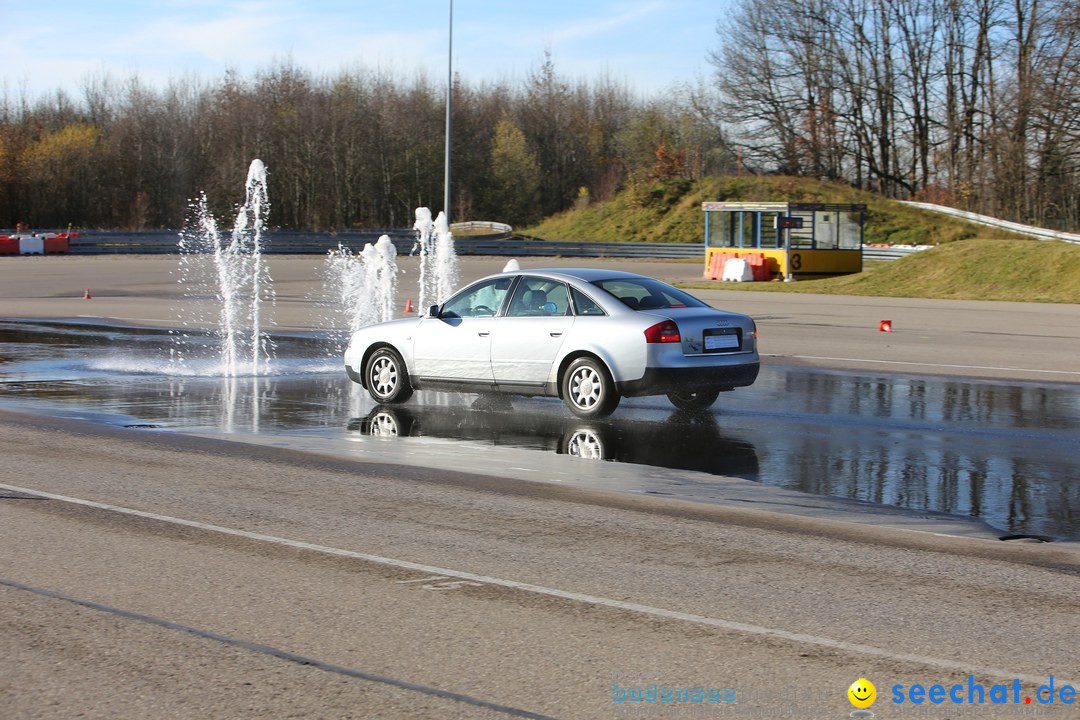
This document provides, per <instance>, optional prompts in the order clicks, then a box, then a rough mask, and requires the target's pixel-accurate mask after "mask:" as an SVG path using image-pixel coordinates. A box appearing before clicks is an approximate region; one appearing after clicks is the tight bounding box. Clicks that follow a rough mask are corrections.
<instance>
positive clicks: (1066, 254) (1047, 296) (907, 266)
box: [523, 177, 1080, 303]
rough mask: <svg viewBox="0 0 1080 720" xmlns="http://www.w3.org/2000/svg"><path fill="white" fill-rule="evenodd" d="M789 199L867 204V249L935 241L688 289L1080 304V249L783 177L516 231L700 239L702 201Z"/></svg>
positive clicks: (641, 196) (581, 212) (618, 204)
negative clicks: (919, 248) (892, 254)
mask: <svg viewBox="0 0 1080 720" xmlns="http://www.w3.org/2000/svg"><path fill="white" fill-rule="evenodd" d="M710 200H717V201H719V200H727V201H788V202H833V203H861V204H865V205H866V206H867V217H866V227H865V233H864V238H865V242H866V243H867V244H871V243H888V244H891V245H936V246H938V247H935V248H932V249H930V250H925V251H923V252H919V253H916V254H914V255H911V256H908V257H906V258H904V259H902V260H896V261H893V262H885V263H874V264H872V265H868V266H867V269H866V270H865V271H864V272H862V273H859V274H856V275H845V276H843V277H836V278H827V279H821V280H803V281H799V282H793V283H781V282H772V283H720V282H701V283H692V284H690V285H688V286H687V287H698V288H721V287H722V288H728V289H738V290H751V289H752V290H761V291H766V292H798V293H822V294H834V295H869V296H879V297H920V298H935V299H952V300H1009V301H1022V302H1057V303H1080V245H1074V244H1069V243H1064V242H1057V241H1040V240H1029V239H1020V238H1019V236H1016V235H1013V234H1011V233H1006V232H1002V231H997V230H993V229H990V228H986V227H983V226H979V225H974V224H971V223H967V222H964V221H961V220H954V219H952V218H949V217H946V216H943V215H939V214H937V213H932V212H927V211H923V210H918V209H916V208H912V207H909V206H907V205H903V204H901V203H898V202H895V201H892V200H887V199H885V198H882V197H879V196H877V195H874V194H872V193H868V192H865V191H860V190H855V189H853V188H851V187H848V186H846V185H841V184H837V183H826V182H818V181H815V180H807V179H802V178H788V177H746V178H734V177H725V178H707V179H704V180H701V181H699V182H692V183H691V182H688V181H682V182H672V183H656V184H654V185H651V186H648V187H641V186H638V187H636V188H631V189H630V190H628V191H626V192H623V193H622V194H620V195H619V196H618V197H616V198H615V199H613V200H610V201H608V202H603V203H594V204H592V205H590V206H588V207H584V208H579V209H576V210H571V211H569V212H565V213H562V214H560V215H556V216H553V217H550V218H548V219H546V220H544V221H543V222H542V223H541V224H539V225H537V226H535V227H532V228H528V229H526V230H524V231H523V232H525V233H527V234H531V235H536V236H539V237H543V238H546V239H549V240H577V241H585V240H593V241H607V242H634V241H636V242H679V243H696V242H701V241H702V236H703V234H704V226H705V221H704V217H703V214H702V211H701V203H702V202H704V201H710Z"/></svg>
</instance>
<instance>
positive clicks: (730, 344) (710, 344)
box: [705, 328, 739, 352]
mask: <svg viewBox="0 0 1080 720" xmlns="http://www.w3.org/2000/svg"><path fill="white" fill-rule="evenodd" d="M707 332H708V334H706V335H705V352H716V351H718V350H738V349H739V334H738V332H736V330H735V329H734V328H733V329H731V330H719V331H717V330H713V331H707Z"/></svg>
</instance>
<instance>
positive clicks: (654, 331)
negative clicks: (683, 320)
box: [645, 320, 682, 343]
mask: <svg viewBox="0 0 1080 720" xmlns="http://www.w3.org/2000/svg"><path fill="white" fill-rule="evenodd" d="M645 342H647V343H672V342H682V336H681V335H679V326H678V325H676V324H675V323H674V322H672V321H671V320H665V321H664V322H661V323H656V324H655V325H653V326H652V327H651V328H649V329H648V330H646V331H645Z"/></svg>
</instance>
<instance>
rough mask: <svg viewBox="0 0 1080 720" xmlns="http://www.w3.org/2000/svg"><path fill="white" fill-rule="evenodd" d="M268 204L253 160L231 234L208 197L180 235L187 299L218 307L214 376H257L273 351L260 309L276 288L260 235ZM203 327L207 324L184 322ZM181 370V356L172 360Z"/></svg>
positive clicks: (261, 169) (261, 168) (260, 168)
mask: <svg viewBox="0 0 1080 720" xmlns="http://www.w3.org/2000/svg"><path fill="white" fill-rule="evenodd" d="M269 207H270V203H269V199H268V196H267V192H266V166H265V165H264V164H263V162H262V160H258V159H256V160H252V162H251V166H250V167H249V168H248V175H247V182H246V183H245V197H244V203H243V205H241V206H240V208H239V210H238V212H237V215H236V221H235V222H234V224H233V230H232V232H231V233H230V234H229V235H228V236H227V237H226V236H224V235H223V234H222V233H220V232H219V231H218V226H217V221H216V220H215V219H214V216H213V215H212V214H211V213H210V210H209V207H208V204H207V201H206V194H205V193H203V194H202V195H201V196H200V197H199V200H198V201H197V202H196V203H195V204H194V205H193V207H192V210H193V214H194V218H193V222H191V223H189V225H188V226H187V227H186V228H185V229H184V230H183V231H182V232H181V233H180V243H179V247H180V279H179V282H180V283H181V285H182V286H183V287H184V288H185V296H186V297H188V298H192V297H195V298H199V297H203V296H205V295H211V296H213V297H214V298H215V299H216V300H217V302H218V305H217V307H218V312H217V318H216V328H215V329H214V330H213V334H214V335H215V336H216V337H217V339H218V341H219V343H220V360H221V365H220V368H218V372H216V373H215V374H220V375H224V376H226V377H236V376H238V375H259V374H260V373H261V372H263V371H264V370H265V366H266V364H267V363H268V361H269V358H270V355H271V352H272V347H271V344H270V340H269V338H268V337H267V335H266V334H265V333H264V332H263V330H262V320H263V319H262V303H263V302H264V301H269V302H271V303H273V300H274V294H273V285H272V284H271V282H270V274H269V271H268V269H267V267H266V263H264V262H263V258H262V234H263V230H264V229H265V217H266V214H267V212H268V211H269ZM183 320H185V322H188V321H191V320H194V321H195V322H198V323H200V326H202V325H204V324H205V323H206V322H207V321H208V320H209V318H206V317H198V316H196V317H194V318H186V317H185V318H183ZM174 361H176V362H179V363H181V364H183V363H184V362H185V359H184V358H183V356H180V357H176V358H174Z"/></svg>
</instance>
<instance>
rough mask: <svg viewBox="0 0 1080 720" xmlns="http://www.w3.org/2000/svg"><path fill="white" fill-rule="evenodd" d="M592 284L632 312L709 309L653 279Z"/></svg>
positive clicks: (692, 297) (613, 280)
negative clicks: (687, 308)
mask: <svg viewBox="0 0 1080 720" xmlns="http://www.w3.org/2000/svg"><path fill="white" fill-rule="evenodd" d="M592 284H593V285H596V286H597V287H599V288H601V289H602V290H605V291H607V292H608V293H610V294H611V295H613V296H615V297H616V298H617V299H619V300H621V301H622V303H623V304H624V305H626V306H627V307H628V308H630V309H632V310H667V309H669V308H685V307H708V305H706V304H705V303H703V302H702V301H701V300H698V299H697V298H696V297H694V296H693V295H689V294H687V293H684V292H683V291H682V290H679V289H677V288H673V287H671V286H670V285H667V284H666V283H662V282H660V281H659V280H652V279H651V278H613V279H611V280H594V281H593V283H592Z"/></svg>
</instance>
